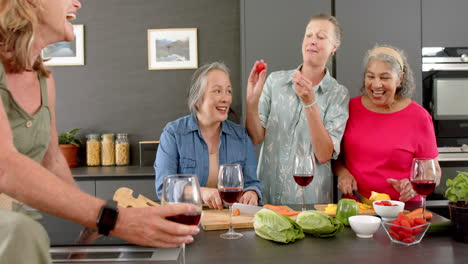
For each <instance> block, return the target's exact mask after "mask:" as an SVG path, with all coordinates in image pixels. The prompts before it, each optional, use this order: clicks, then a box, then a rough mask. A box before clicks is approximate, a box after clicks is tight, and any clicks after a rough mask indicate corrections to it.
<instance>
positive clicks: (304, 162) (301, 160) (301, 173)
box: [293, 155, 314, 211]
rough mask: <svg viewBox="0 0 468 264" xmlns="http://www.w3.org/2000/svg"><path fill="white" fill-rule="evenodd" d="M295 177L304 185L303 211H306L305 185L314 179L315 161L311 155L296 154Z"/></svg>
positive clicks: (299, 183)
mask: <svg viewBox="0 0 468 264" xmlns="http://www.w3.org/2000/svg"><path fill="white" fill-rule="evenodd" d="M293 177H294V181H296V183H297V184H298V185H299V186H301V187H302V211H305V210H306V207H305V187H306V186H307V185H309V184H310V183H311V182H312V180H313V179H314V161H313V157H312V156H311V155H296V157H295V158H294V171H293Z"/></svg>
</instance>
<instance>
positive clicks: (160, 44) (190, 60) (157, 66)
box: [148, 28, 198, 70]
mask: <svg viewBox="0 0 468 264" xmlns="http://www.w3.org/2000/svg"><path fill="white" fill-rule="evenodd" d="M196 68H198V54H197V29H196V28H172V29H149V30H148V69H149V70H168V69H196Z"/></svg>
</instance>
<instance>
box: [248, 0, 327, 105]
mask: <svg viewBox="0 0 468 264" xmlns="http://www.w3.org/2000/svg"><path fill="white" fill-rule="evenodd" d="M321 12H325V13H329V14H330V13H331V1H330V0H325V1H323V0H295V1H285V0H255V1H251V0H241V53H242V54H241V56H242V59H241V68H242V83H241V85H242V87H244V86H245V84H246V82H247V78H248V76H249V73H250V70H251V69H252V66H253V64H254V62H255V61H256V60H260V59H263V60H265V62H266V63H268V72H269V73H271V72H273V71H278V70H290V69H294V68H295V67H297V66H299V65H300V64H301V63H302V53H301V45H302V39H303V37H304V31H305V27H306V25H307V23H308V22H309V19H310V17H311V16H312V15H315V14H318V13H321ZM243 92H244V94H245V89H244V91H243ZM242 98H245V96H244V95H243V97H242Z"/></svg>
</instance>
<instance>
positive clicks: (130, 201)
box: [113, 187, 159, 208]
mask: <svg viewBox="0 0 468 264" xmlns="http://www.w3.org/2000/svg"><path fill="white" fill-rule="evenodd" d="M113 200H114V201H116V202H117V204H118V205H119V206H122V207H127V208H128V207H147V206H159V204H158V203H155V202H153V201H152V200H151V199H149V198H147V197H145V196H143V195H141V194H140V195H138V197H137V198H135V197H133V190H132V189H129V188H126V187H121V188H119V189H117V190H116V191H115V193H114V197H113Z"/></svg>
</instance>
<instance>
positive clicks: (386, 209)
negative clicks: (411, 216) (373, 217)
mask: <svg viewBox="0 0 468 264" xmlns="http://www.w3.org/2000/svg"><path fill="white" fill-rule="evenodd" d="M378 202H382V201H375V202H373V203H372V206H374V211H375V213H376V214H377V215H379V216H380V217H382V220H384V221H390V220H393V219H395V218H397V217H398V213H400V212H403V209H405V203H404V202H400V201H394V200H389V201H388V202H390V203H392V205H378V204H376V203H378Z"/></svg>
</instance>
